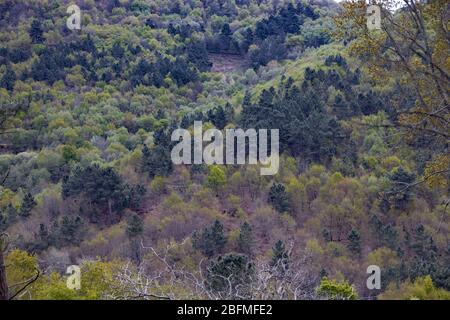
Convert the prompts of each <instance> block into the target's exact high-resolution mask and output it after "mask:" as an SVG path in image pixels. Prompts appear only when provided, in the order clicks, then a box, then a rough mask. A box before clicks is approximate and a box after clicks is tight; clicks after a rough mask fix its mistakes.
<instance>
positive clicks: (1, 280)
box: [0, 238, 9, 300]
mask: <svg viewBox="0 0 450 320" xmlns="http://www.w3.org/2000/svg"><path fill="white" fill-rule="evenodd" d="M8 298H9V293H8V284H7V283H6V268H5V262H4V259H3V240H2V239H1V238H0V300H8Z"/></svg>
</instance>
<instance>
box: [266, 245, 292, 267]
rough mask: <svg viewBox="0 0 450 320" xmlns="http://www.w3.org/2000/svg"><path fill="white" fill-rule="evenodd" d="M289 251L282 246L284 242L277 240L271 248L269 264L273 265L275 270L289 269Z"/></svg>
mask: <svg viewBox="0 0 450 320" xmlns="http://www.w3.org/2000/svg"><path fill="white" fill-rule="evenodd" d="M289 260H290V259H289V252H288V251H287V250H286V248H285V246H284V242H283V241H281V240H278V241H277V242H276V243H275V246H274V247H273V248H272V260H271V262H270V265H271V266H272V267H275V268H276V269H277V271H279V272H284V271H286V270H288V269H289Z"/></svg>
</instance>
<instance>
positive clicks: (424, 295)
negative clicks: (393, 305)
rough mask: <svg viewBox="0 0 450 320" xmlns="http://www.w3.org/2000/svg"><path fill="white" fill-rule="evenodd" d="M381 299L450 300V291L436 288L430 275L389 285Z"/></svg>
mask: <svg viewBox="0 0 450 320" xmlns="http://www.w3.org/2000/svg"><path fill="white" fill-rule="evenodd" d="M379 299H381V300H397V299H399V300H450V292H449V291H446V290H444V289H440V288H436V287H435V285H434V284H433V280H432V279H431V277H430V276H425V277H421V278H417V279H416V280H415V281H414V282H410V281H407V282H404V283H402V284H401V285H400V286H396V285H395V284H391V285H389V287H388V288H387V290H386V291H385V292H384V293H383V294H381V295H380V296H379Z"/></svg>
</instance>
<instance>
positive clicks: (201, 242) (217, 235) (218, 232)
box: [192, 220, 227, 257]
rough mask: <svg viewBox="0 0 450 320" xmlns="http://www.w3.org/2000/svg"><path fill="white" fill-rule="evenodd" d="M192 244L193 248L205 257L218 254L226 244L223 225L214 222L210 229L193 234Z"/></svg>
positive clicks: (217, 221)
mask: <svg viewBox="0 0 450 320" xmlns="http://www.w3.org/2000/svg"><path fill="white" fill-rule="evenodd" d="M192 242H193V246H194V248H195V249H197V250H200V251H201V252H202V253H203V254H204V255H206V256H207V257H212V256H214V255H215V254H218V253H220V252H221V251H222V249H223V247H224V246H225V244H226V242H227V239H226V237H225V233H224V230H223V224H222V223H221V222H220V221H219V220H216V221H215V222H214V224H213V225H212V226H211V227H210V228H205V229H203V231H202V232H201V233H198V232H194V234H193V235H192Z"/></svg>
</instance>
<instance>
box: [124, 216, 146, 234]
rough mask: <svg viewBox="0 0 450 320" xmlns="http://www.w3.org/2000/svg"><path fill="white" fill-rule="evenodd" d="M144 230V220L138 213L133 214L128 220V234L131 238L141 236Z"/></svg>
mask: <svg viewBox="0 0 450 320" xmlns="http://www.w3.org/2000/svg"><path fill="white" fill-rule="evenodd" d="M143 232H144V221H143V220H142V218H141V217H140V216H139V215H137V214H133V215H131V216H130V217H129V218H128V220H127V235H128V237H129V238H135V237H137V236H140V235H141V234H142V233H143Z"/></svg>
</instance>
